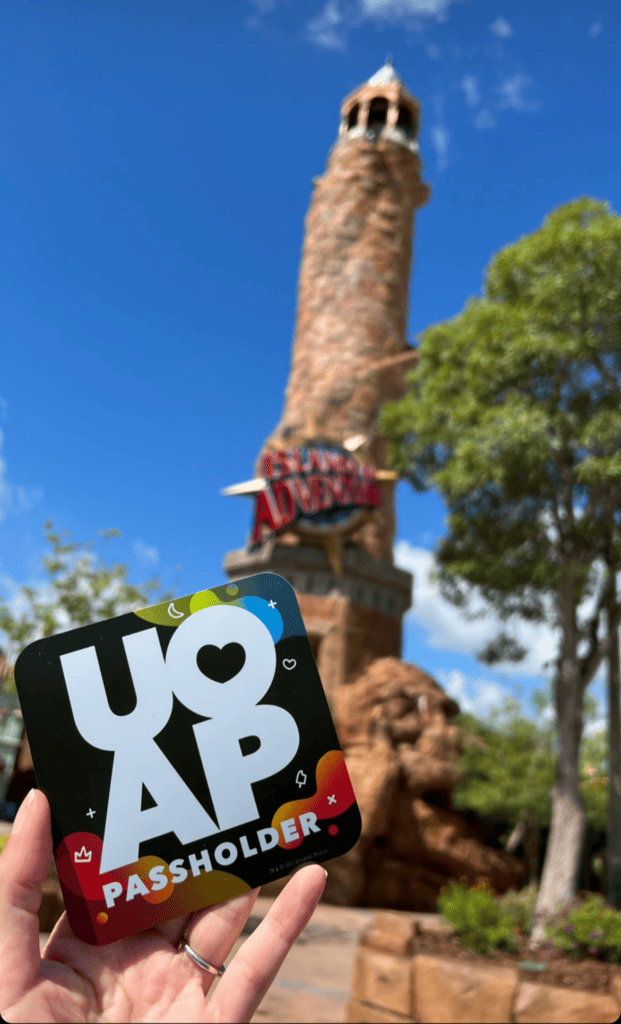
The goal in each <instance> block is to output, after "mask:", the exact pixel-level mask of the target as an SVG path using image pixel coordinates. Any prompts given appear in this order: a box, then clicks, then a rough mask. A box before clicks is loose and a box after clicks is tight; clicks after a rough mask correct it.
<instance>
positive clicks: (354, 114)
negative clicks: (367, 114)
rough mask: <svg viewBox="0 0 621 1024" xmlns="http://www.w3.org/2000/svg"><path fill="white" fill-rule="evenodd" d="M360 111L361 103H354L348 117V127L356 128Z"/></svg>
mask: <svg viewBox="0 0 621 1024" xmlns="http://www.w3.org/2000/svg"><path fill="white" fill-rule="evenodd" d="M359 113H360V104H359V103H354V105H353V107H352V108H351V110H350V111H349V116H348V118H347V127H348V128H355V127H356V125H357V124H358V114H359Z"/></svg>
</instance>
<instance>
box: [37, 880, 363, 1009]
mask: <svg viewBox="0 0 621 1024" xmlns="http://www.w3.org/2000/svg"><path fill="white" fill-rule="evenodd" d="M273 902H274V901H273V899H271V898H268V897H263V896H259V898H258V899H257V901H256V903H255V905H254V907H253V911H252V915H251V916H250V918H249V919H248V923H247V925H246V927H245V929H244V932H243V934H242V935H241V937H240V938H239V939H238V940H237V942H236V943H235V945H234V946H233V950H232V952H231V955H230V957H229V958H228V960H229V962H230V960H231V959H232V957H233V956H234V955H235V953H236V952H237V950H238V949H239V947H240V946H241V945H242V943H243V942H244V941H245V939H246V938H247V936H248V935H250V934H251V933H252V932H253V931H254V929H255V928H256V927H257V926H258V925H259V924H260V922H261V921H262V920H263V918H264V917H265V915H266V913H267V912H268V910H269V908H270V906H271V905H272V903H273ZM373 913H374V911H373V910H357V909H351V908H349V907H329V906H327V905H325V904H323V903H320V904H319V906H318V907H317V910H316V911H315V913H314V914H313V917H312V918H311V920H310V922H309V924H308V925H307V926H306V928H305V929H304V931H303V932H302V934H301V935H300V937H299V939H298V940H297V942H296V943H295V945H294V946H293V948H292V950H291V952H290V953H289V956H288V957H287V959H286V960H285V962H284V964H283V965H282V967H281V969H280V971H279V973H278V975H277V977H276V980H275V982H274V984H273V985H272V987H271V989H270V990H269V992H268V993H267V995H266V996H265V998H264V1000H263V1002H262V1003H261V1006H260V1007H259V1009H258V1010H257V1012H256V1013H255V1015H254V1017H253V1018H252V1019H253V1021H254V1022H256V1024H259V1022H260V1024H296V1022H298V1024H311V1022H312V1024H315V1022H316V1024H341V1022H342V1021H344V1020H345V1011H346V1008H347V1003H348V1002H349V993H350V988H351V981H352V971H353V966H354V958H355V952H356V946H357V944H358V937H359V935H360V932H361V931H362V930H363V928H364V927H365V925H366V924H367V922H368V921H369V919H370V918H371V917H372V915H373ZM46 941H47V935H44V934H42V935H41V948H43V945H44V944H45V942H46ZM216 984H217V982H216Z"/></svg>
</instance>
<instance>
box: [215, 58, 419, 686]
mask: <svg viewBox="0 0 621 1024" xmlns="http://www.w3.org/2000/svg"><path fill="white" fill-rule="evenodd" d="M418 131H419V105H418V102H417V101H416V100H415V99H414V97H413V96H411V95H410V93H409V92H407V90H406V89H405V87H404V86H403V84H402V82H401V81H400V79H399V78H398V76H397V74H396V72H395V70H394V68H393V66H392V64H391V63H389V62H388V63H386V64H385V65H384V66H383V67H382V68H380V70H379V71H378V72H377V73H376V74H375V75H373V76H372V77H371V78H370V79H369V80H368V82H365V83H364V84H363V85H361V86H360V87H359V88H358V89H356V90H355V92H353V93H351V95H349V96H348V97H347V98H346V99H345V100H344V101H343V104H342V107H341V122H340V128H339V134H338V137H337V139H336V142H335V144H334V146H333V148H332V150H331V153H330V155H329V159H328V165H327V169H326V172H325V174H324V175H323V176H321V177H320V178H316V179H315V180H314V189H313V195H312V198H311V202H310V207H309V210H308V214H307V217H306V225H305V227H306V231H305V239H304V247H303V252H302V260H301V266H300V277H299V287H298V307H297V318H296V329H295V339H294V343H293V351H292V359H291V371H290V376H289V382H288V386H287V390H286V395H285V402H284V409H283V412H282V416H281V418H280V421H279V423H278V425H277V426H276V428H275V429H274V431H273V433H272V435H271V436H270V438H269V439H268V440H267V441H266V442H265V444H264V445H263V448H262V450H261V455H260V457H259V461H258V463H257V466H256V470H255V472H256V474H257V475H256V477H255V479H254V480H251V481H249V482H248V483H246V484H241V485H237V486H233V487H230V488H227V490H226V491H225V492H224V493H228V494H246V495H249V496H257V502H258V500H259V492H261V491H262V489H263V488H264V487H265V486H266V484H267V483H268V478H269V477H270V476H272V477H278V478H279V480H280V482H279V487H280V489H281V492H282V493H280V496H279V494H277V493H276V491H275V490H274V493H273V494H271V496H268V503H269V502H271V507H272V512H269V509H268V510H267V511H266V516H269V515H272V516H273V517H274V519H273V521H271V522H272V526H273V529H270V530H267V536H265V535H261V536H260V537H259V533H258V532H256V533H255V536H254V542H255V543H254V544H249V547H248V548H246V549H242V550H240V551H234V552H229V554H228V555H227V556H226V558H225V562H224V568H225V571H226V572H227V573H228V575H229V576H230V577H231V578H233V579H235V578H239V577H241V576H246V575H249V574H250V573H253V572H261V571H271V572H276V573H279V574H280V575H281V576H284V577H285V578H287V579H288V580H289V582H290V583H291V584H292V585H293V587H294V588H295V590H296V592H297V595H298V599H299V602H300V607H301V610H302V614H303V617H304V622H305V625H306V628H307V631H308V634H309V637H310V640H311V644H312V646H313V650H314V653H315V657H316V659H317V662H318V667H319V672H320V675H321V677H322V680H323V682H324V686H325V688H326V691H327V692H328V694H329V693H330V692H331V691H334V689H335V688H337V687H338V686H339V685H341V684H342V683H344V682H347V681H349V680H351V679H353V678H354V677H355V676H357V675H358V674H359V673H360V672H361V671H364V669H365V667H366V666H367V665H368V664H370V663H371V662H372V661H374V660H375V659H377V658H379V657H383V656H389V655H392V656H395V657H399V656H400V653H401V621H402V617H403V614H404V612H405V611H406V610H407V608H408V607H409V605H410V601H411V587H412V579H411V576H410V574H409V573H405V572H403V571H402V570H400V569H397V568H396V567H395V565H394V563H393V557H392V545H393V540H394V536H395V509H394V475H393V474H392V473H390V471H388V469H387V464H386V442H385V440H384V439H383V438H382V437H381V436H380V434H379V433H378V424H377V421H378V415H379V412H380V409H381V407H382V405H383V404H384V403H385V402H386V401H388V400H392V399H396V398H400V397H401V396H402V395H403V393H404V390H405V374H406V372H407V371H408V370H409V369H411V368H412V367H413V366H414V364H415V362H416V353H415V351H414V350H413V348H412V347H411V346H410V345H408V343H407V340H406V323H407V312H408V285H409V278H410V269H411V262H412V237H413V231H414V212H415V210H416V209H417V208H418V207H420V206H422V205H423V204H424V203H425V202H426V201H427V199H428V197H429V186H428V185H426V184H425V183H424V182H422V181H421V159H420V155H419V147H418V142H417V137H418ZM311 449H319V454H318V453H317V451H316V450H315V451H314V454H312V453H311ZM338 449H340V451H341V452H342V454H343V460H342V462H341V463H340V471H341V474H346V477H343V476H342V475H341V483H342V480H343V479H345V478H346V479H351V472H352V464H353V465H354V466H356V465H357V466H359V467H365V469H364V473H365V474H367V475H366V476H365V477H364V479H365V481H366V482H367V483H368V482H369V480H371V479H373V483H374V493H375V494H376V498H377V500H375V499H373V500H371V499H370V498H369V497H368V496H369V494H370V493H371V492H370V491H365V494H366V495H367V498H368V501H369V502H370V504H367V507H366V508H365V507H360V508H358V509H357V510H353V509H352V508H350V509H349V514H345V511H344V510H342V509H341V510H340V512H339V513H338V514H336V513H334V514H333V515H332V519H331V520H330V519H329V517H328V519H326V515H327V514H323V519H322V514H315V515H313V509H314V508H315V512H317V508H320V509H325V508H326V501H325V495H324V498H322V499H321V501H320V499H317V501H320V504H319V505H318V506H317V504H316V506H315V507H313V506H312V504H311V503H310V502H311V498H308V495H309V494H310V490H309V489H308V488H307V487H306V483H304V482H303V481H301V479H300V472H301V470H302V469H303V468H304V467H303V465H302V458H301V457H300V455H299V453H300V452H303V458H304V459H306V468H307V469H308V470H309V471H312V470H321V469H322V468H323V470H324V472H325V473H326V474H327V475H328V477H329V472H330V470H331V469H334V468H335V467H336V469H337V470H339V463H338V461H336V462H335V461H334V460H335V459H337V458H338ZM270 453H272V454H270ZM322 459H323V460H324V464H323V465H322V462H321V460H322ZM313 460H314V461H313ZM276 466H277V467H278V469H276V468H275V467H276ZM360 473H361V474H362V473H363V470H362V469H360ZM347 474H350V475H349V476H347ZM369 474H371V475H370V476H369ZM311 475H312V473H311ZM315 475H317V474H315ZM354 475H355V471H354ZM283 478H287V487H288V493H290V494H291V495H293V497H291V498H290V497H288V494H284V490H283V488H284V485H283V484H282V479H283ZM296 478H297V479H296ZM328 483H329V484H330V479H328ZM294 484H295V487H294ZM326 486H327V485H326ZM335 486H336V485H334V486H333V485H332V484H330V487H331V488H332V490H331V491H330V488H328V490H329V491H330V493H332V492H334V493H335V494H336V495H337V498H338V499H339V500H342V488H341V489H340V490H339V489H337V490H335ZM340 486H341V485H340V484H339V485H338V487H339V488H340ZM318 487H319V485H318ZM296 488H297V490H296ZM346 490H347V489H346ZM313 493H317V494H319V493H322V494H324V492H323V491H320V489H317V490H316V492H313ZM347 493H349V492H347ZM296 494H297V495H298V496H299V501H300V502H301V505H300V511H301V512H303V513H305V515H304V516H302V518H296V519H295V521H293V522H289V520H291V513H289V514H285V513H286V512H287V507H286V505H287V502H289V503H291V502H294V500H295V496H296ZM352 494H353V495H354V497H352V502H353V503H355V494H357V495H358V496H359V498H360V495H361V494H362V499H361V501H362V505H364V502H365V498H364V494H363V492H362V491H360V490H358V491H355V492H352ZM283 495H284V498H283ZM304 495H306V496H307V504H306V505H304V500H305V499H304V497H303V496H304ZM284 499H286V501H285V503H284V505H283V501H284ZM279 501H280V504H279ZM346 501H347V499H345V502H346ZM276 506H278V509H279V511H280V514H281V518H282V522H283V523H284V526H283V527H282V528H280V529H279V528H278V521H277V518H276V517H277V515H278V512H277V511H276ZM257 507H258V506H257ZM266 509H267V506H266ZM264 532H265V531H264Z"/></svg>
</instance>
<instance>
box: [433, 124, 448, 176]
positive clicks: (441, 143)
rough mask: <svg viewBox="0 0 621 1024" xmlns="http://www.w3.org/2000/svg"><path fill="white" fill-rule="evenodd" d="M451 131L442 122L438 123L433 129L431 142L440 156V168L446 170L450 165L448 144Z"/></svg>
mask: <svg viewBox="0 0 621 1024" xmlns="http://www.w3.org/2000/svg"><path fill="white" fill-rule="evenodd" d="M449 138H450V136H449V132H448V130H447V129H446V128H445V127H444V126H443V125H441V124H436V125H434V126H433V127H432V129H431V143H432V145H433V148H434V149H435V151H436V155H437V157H438V169H439V170H441V171H445V170H446V168H447V167H448V146H449Z"/></svg>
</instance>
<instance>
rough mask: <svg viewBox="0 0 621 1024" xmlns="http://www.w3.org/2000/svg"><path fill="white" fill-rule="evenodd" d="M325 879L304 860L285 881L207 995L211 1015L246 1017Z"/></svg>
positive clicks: (322, 871)
mask: <svg viewBox="0 0 621 1024" xmlns="http://www.w3.org/2000/svg"><path fill="white" fill-rule="evenodd" d="M326 878H327V872H326V870H325V868H322V867H321V866H320V865H319V864H309V865H307V866H306V867H304V868H301V869H300V870H299V871H298V872H296V874H295V875H294V876H293V878H292V879H291V880H290V881H289V882H287V885H286V886H285V888H284V889H283V891H282V892H281V893H280V894H279V895H278V896H277V898H276V900H275V901H274V903H273V905H272V906H271V907H270V910H269V912H268V913H267V914H266V916H265V917H264V919H263V921H262V922H261V924H260V925H259V927H258V928H256V929H255V931H254V932H253V933H252V935H250V936H249V937H248V938H247V939H246V941H245V942H244V944H243V946H242V947H241V949H240V950H238V952H237V954H236V956H235V957H234V958H233V960H232V961H231V963H230V964H229V965H228V967H227V969H226V974H224V975H223V976H222V977H221V978H220V980H219V982H218V987H217V988H216V991H215V993H214V995H213V996H212V998H211V999H210V1000H209V1008H210V1011H211V1012H212V1013H214V1019H215V1020H230V1021H249V1020H251V1018H252V1016H253V1014H254V1012H255V1011H256V1009H257V1007H258V1005H259V1003H260V1002H261V1000H262V999H263V996H264V995H265V993H266V992H267V990H268V988H269V987H270V985H271V984H272V982H273V980H274V978H275V977H276V975H277V974H278V971H279V970H280V968H281V967H282V964H283V962H284V960H285V957H286V956H287V953H288V952H289V950H290V949H291V947H292V945H293V943H294V942H295V940H296V939H297V937H298V935H299V934H300V932H301V931H302V930H303V929H304V928H305V927H306V925H307V924H308V922H309V921H310V919H311V917H312V915H313V912H314V910H315V907H316V906H317V904H318V902H319V900H320V898H321V894H322V893H323V890H324V888H325V885H326Z"/></svg>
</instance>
